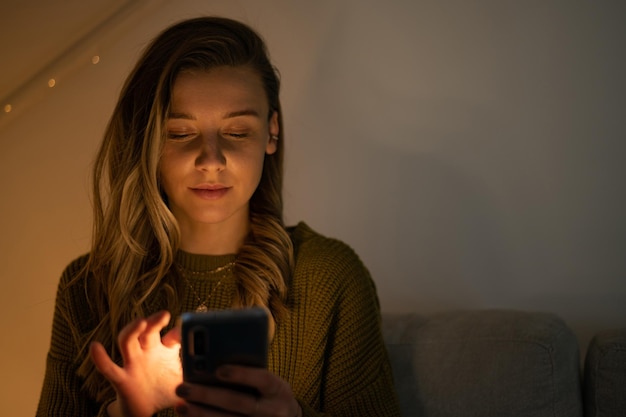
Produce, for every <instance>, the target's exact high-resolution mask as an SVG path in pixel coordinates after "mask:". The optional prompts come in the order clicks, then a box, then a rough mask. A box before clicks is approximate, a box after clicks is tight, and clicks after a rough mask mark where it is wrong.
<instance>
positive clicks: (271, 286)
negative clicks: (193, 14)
mask: <svg viewBox="0 0 626 417" xmlns="http://www.w3.org/2000/svg"><path fill="white" fill-rule="evenodd" d="M218 66H247V67H249V68H252V69H254V70H255V71H256V72H257V73H258V74H259V76H260V77H261V79H262V81H263V84H264V88H265V92H266V94H267V99H268V102H269V108H270V114H269V115H268V118H269V117H270V116H271V114H272V113H273V112H274V111H276V112H277V113H278V119H279V120H278V122H279V127H280V131H279V132H280V133H279V135H280V137H279V140H278V144H277V145H278V146H277V150H276V152H275V153H274V154H272V155H266V156H265V163H264V167H263V174H262V177H261V181H260V183H259V186H258V188H257V190H256V191H255V193H254V194H253V196H252V198H251V200H250V224H251V232H250V234H249V236H248V237H247V239H246V241H245V243H244V245H243V247H242V248H241V250H240V251H239V253H238V254H237V263H236V266H235V268H234V274H235V277H236V280H237V293H236V297H235V299H234V300H233V306H234V307H246V306H253V305H260V306H264V307H266V308H267V309H268V310H269V311H270V313H271V318H272V325H273V324H275V322H276V321H280V320H281V319H282V318H284V316H285V314H287V307H286V305H285V303H286V295H287V288H288V284H289V280H290V277H291V273H292V270H293V262H294V261H293V247H292V243H291V239H290V237H289V235H288V234H287V232H286V230H285V227H284V223H283V214H282V212H283V201H282V181H283V148H284V140H283V132H284V130H283V126H282V117H281V108H280V101H279V89H280V81H279V77H278V74H277V71H276V69H275V68H274V67H273V66H272V64H271V63H270V61H269V57H268V53H267V49H266V46H265V43H264V42H263V40H262V39H261V38H260V36H259V35H258V34H257V33H255V32H254V31H253V30H252V29H251V28H249V27H248V26H246V25H244V24H242V23H240V22H237V21H233V20H230V19H225V18H218V17H202V18H195V19H190V20H185V21H182V22H179V23H177V24H174V25H173V26H171V27H169V28H168V29H166V30H164V31H163V32H162V33H161V34H159V35H158V36H157V37H156V38H155V39H154V40H153V41H152V43H151V44H150V45H148V47H147V48H146V50H145V51H144V53H143V55H142V56H141V57H140V59H139V61H138V62H137V64H136V66H135V68H134V69H133V71H132V72H131V73H130V75H129V77H128V78H127V80H126V82H125V84H124V86H123V88H122V91H121V94H120V98H119V101H118V103H117V105H116V107H115V109H114V111H113V115H112V117H111V119H110V121H109V124H108V126H107V128H106V131H105V134H104V138H103V141H102V144H101V147H100V149H99V152H98V154H97V157H96V161H95V164H94V168H93V178H92V179H93V184H92V186H93V190H92V192H93V206H94V220H93V242H92V249H91V252H90V254H89V257H88V261H87V263H86V266H85V268H84V269H83V270H82V271H81V274H80V276H79V277H77V280H76V281H78V280H79V279H81V278H86V279H85V281H86V282H87V284H86V292H87V296H88V299H89V300H90V303H91V309H92V312H91V314H92V315H93V316H94V319H95V321H96V323H97V326H96V328H95V329H94V330H93V332H91V333H90V334H89V335H87V336H86V337H83V338H82V340H80V341H77V342H78V343H79V344H80V345H81V346H82V350H81V354H80V356H79V358H78V361H79V375H80V376H81V377H83V378H84V380H85V388H86V389H87V390H88V391H89V392H90V393H91V394H93V395H95V396H97V397H98V398H99V399H102V398H103V397H104V396H105V394H108V393H110V390H111V387H110V386H109V384H108V382H107V381H105V380H104V378H103V377H102V376H101V375H100V374H99V373H98V372H97V371H96V369H95V367H94V365H93V363H92V361H91V360H90V358H89V355H88V346H89V343H90V342H91V341H93V340H97V341H99V342H101V343H103V344H104V346H105V347H106V348H107V350H108V351H109V352H110V354H111V357H112V358H113V360H116V361H118V362H119V361H120V353H119V350H118V347H117V343H116V340H117V336H118V334H119V332H120V330H121V329H122V328H123V327H124V326H125V325H126V324H127V323H128V322H130V321H131V320H133V319H135V318H137V317H144V316H145V315H146V314H147V313H148V309H149V306H150V305H151V300H155V299H158V300H161V301H160V302H161V303H163V304H164V305H165V308H167V309H169V310H176V309H177V308H178V306H179V304H178V303H179V301H178V298H177V291H178V286H179V282H180V280H177V279H176V273H175V268H173V263H174V257H175V253H176V251H177V249H178V245H179V240H180V236H179V229H178V225H177V222H176V219H175V218H174V216H173V215H172V213H171V212H170V210H169V208H168V206H167V202H166V198H165V195H164V193H163V191H162V189H161V185H160V181H159V159H160V155H161V150H162V147H163V143H164V140H165V134H164V132H165V122H166V118H167V114H168V112H169V104H170V98H171V92H172V87H173V83H174V81H175V79H176V76H177V74H178V73H179V72H180V71H182V70H186V69H191V68H197V69H203V70H209V69H211V68H214V67H218Z"/></svg>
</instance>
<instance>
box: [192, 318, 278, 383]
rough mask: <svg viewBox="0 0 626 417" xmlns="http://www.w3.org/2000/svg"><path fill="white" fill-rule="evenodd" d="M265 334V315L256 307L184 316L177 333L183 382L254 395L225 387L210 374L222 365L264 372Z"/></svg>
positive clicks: (266, 323)
mask: <svg viewBox="0 0 626 417" xmlns="http://www.w3.org/2000/svg"><path fill="white" fill-rule="evenodd" d="M267 332H268V317H267V312H266V311H265V310H264V309H262V308H258V307H254V308H246V309H234V310H216V311H208V312H203V313H184V314H183V315H182V332H181V356H182V365H183V379H184V380H185V381H187V382H191V383H196V384H204V385H219V386H227V387H229V388H232V389H236V390H239V391H244V392H249V393H251V394H257V392H256V391H255V390H253V389H250V388H249V387H242V386H232V385H226V384H224V383H223V382H220V381H219V380H217V379H216V377H215V376H214V374H215V370H216V369H217V368H218V367H219V366H221V365H224V364H236V365H244V366H252V367H259V368H267V349H268V340H267V339H268V335H267Z"/></svg>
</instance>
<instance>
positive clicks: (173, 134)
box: [167, 131, 193, 141]
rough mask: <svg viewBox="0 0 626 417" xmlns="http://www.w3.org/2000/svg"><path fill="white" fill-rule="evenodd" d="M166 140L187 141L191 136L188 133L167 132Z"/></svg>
mask: <svg viewBox="0 0 626 417" xmlns="http://www.w3.org/2000/svg"><path fill="white" fill-rule="evenodd" d="M167 138H168V139H170V140H179V141H180V140H187V139H191V138H193V134H192V133H189V132H171V131H170V132H167Z"/></svg>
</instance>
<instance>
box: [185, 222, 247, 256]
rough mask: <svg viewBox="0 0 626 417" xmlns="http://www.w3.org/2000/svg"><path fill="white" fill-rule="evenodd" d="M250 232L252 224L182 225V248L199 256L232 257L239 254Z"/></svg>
mask: <svg viewBox="0 0 626 417" xmlns="http://www.w3.org/2000/svg"><path fill="white" fill-rule="evenodd" d="M249 231H250V222H249V221H246V222H222V223H218V224H180V233H181V242H180V248H181V249H182V250H184V251H185V252H188V253H194V254H198V255H230V254H235V253H237V252H239V249H241V247H242V246H243V243H244V241H245V239H246V237H247V235H248V233H249Z"/></svg>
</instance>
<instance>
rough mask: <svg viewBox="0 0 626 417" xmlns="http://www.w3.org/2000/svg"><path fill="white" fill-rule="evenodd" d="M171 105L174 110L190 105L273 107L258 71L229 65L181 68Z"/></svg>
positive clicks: (261, 108)
mask: <svg viewBox="0 0 626 417" xmlns="http://www.w3.org/2000/svg"><path fill="white" fill-rule="evenodd" d="M171 106H172V108H173V110H175V109H177V108H179V107H189V106H208V107H216V106H218V107H221V106H227V107H232V106H235V107H237V106H239V107H241V106H245V107H255V108H258V109H259V110H263V109H267V108H268V107H269V105H268V100H267V95H266V93H265V89H264V87H263V83H262V81H261V77H260V76H259V75H258V73H257V72H255V71H254V70H252V69H250V68H248V67H225V66H224V67H216V68H213V69H210V70H199V69H193V70H184V71H181V72H180V73H179V74H178V75H177V76H176V79H175V80H174V85H173V88H172V99H171Z"/></svg>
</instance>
